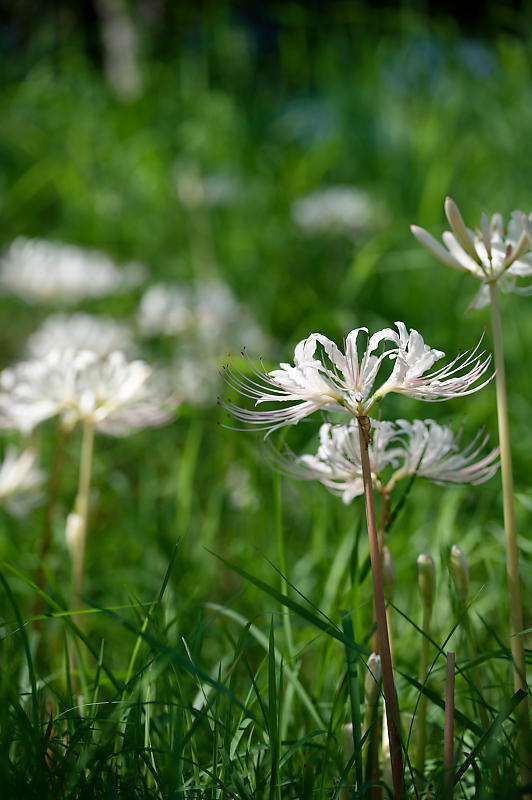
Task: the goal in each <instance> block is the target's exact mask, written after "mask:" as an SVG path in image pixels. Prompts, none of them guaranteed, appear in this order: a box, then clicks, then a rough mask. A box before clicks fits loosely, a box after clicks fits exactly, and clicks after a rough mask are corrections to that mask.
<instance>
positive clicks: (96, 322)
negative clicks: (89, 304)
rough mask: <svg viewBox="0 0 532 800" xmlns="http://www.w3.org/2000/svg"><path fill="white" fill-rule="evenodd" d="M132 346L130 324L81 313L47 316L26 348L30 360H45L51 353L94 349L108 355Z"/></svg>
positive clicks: (32, 335)
mask: <svg viewBox="0 0 532 800" xmlns="http://www.w3.org/2000/svg"><path fill="white" fill-rule="evenodd" d="M132 347H133V333H132V331H131V328H129V326H128V325H126V324H124V323H122V322H116V320H114V319H111V318H110V317H96V316H93V315H92V314H85V313H84V312H82V311H79V312H77V313H76V314H70V315H69V314H53V315H52V316H50V317H47V318H46V319H45V320H44V322H43V324H42V325H41V327H40V328H38V330H36V331H35V332H34V333H32V334H31V336H30V337H29V339H28V342H27V348H26V349H27V352H28V355H29V356H30V358H43V357H44V356H46V355H47V354H48V353H49V352H50V351H51V350H70V349H71V350H91V351H92V352H93V353H96V354H97V355H99V356H106V355H108V354H109V353H112V352H113V351H114V350H121V351H130V350H131V349H132Z"/></svg>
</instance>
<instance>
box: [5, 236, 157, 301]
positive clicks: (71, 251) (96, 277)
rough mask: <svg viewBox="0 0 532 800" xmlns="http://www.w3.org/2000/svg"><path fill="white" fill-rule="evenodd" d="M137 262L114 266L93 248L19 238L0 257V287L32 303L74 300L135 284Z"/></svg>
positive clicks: (140, 271)
mask: <svg viewBox="0 0 532 800" xmlns="http://www.w3.org/2000/svg"><path fill="white" fill-rule="evenodd" d="M143 276H144V269H143V268H142V266H141V265H140V264H136V263H133V264H129V265H127V266H125V267H117V266H116V264H115V263H114V262H113V261H112V260H111V259H110V258H109V256H107V255H105V253H100V252H97V251H91V250H83V249H82V248H81V247H77V246H75V245H71V244H63V243H61V242H53V241H47V240H45V239H27V238H25V237H22V236H21V237H19V238H17V239H15V241H14V242H13V243H12V244H11V246H10V247H9V249H8V250H7V252H6V253H5V255H4V256H3V258H2V259H0V287H1V288H3V289H4V291H6V292H12V293H13V294H16V295H18V296H19V297H21V298H22V299H23V300H26V301H28V302H33V303H48V302H59V303H69V304H74V303H78V302H79V301H81V300H84V299H85V298H91V297H103V296H105V295H107V294H110V293H112V292H117V291H124V290H127V289H130V288H132V287H133V286H136V285H138V284H139V283H140V282H141V281H142V279H143Z"/></svg>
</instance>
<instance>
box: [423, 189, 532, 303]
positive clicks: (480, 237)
mask: <svg viewBox="0 0 532 800" xmlns="http://www.w3.org/2000/svg"><path fill="white" fill-rule="evenodd" d="M445 213H446V215H447V219H448V221H449V224H450V226H451V228H452V233H451V231H444V233H443V234H442V239H443V242H444V244H445V245H446V247H443V245H441V244H440V243H439V242H438V241H437V240H436V239H435V238H434V237H433V236H431V234H430V233H428V231H426V230H424V228H420V227H418V226H417V225H411V226H410V229H411V231H412V233H413V234H414V236H415V237H416V239H417V240H418V241H419V242H421V244H422V245H423V246H424V247H426V248H427V250H428V251H429V252H430V253H432V255H434V256H436V258H438V259H439V260H440V261H442V262H443V263H444V264H446V265H447V266H449V267H453V269H457V270H458V271H459V272H464V273H465V274H467V275H472V276H473V277H474V278H477V279H478V280H480V281H482V286H481V287H480V290H479V291H478V292H477V294H476V295H475V298H474V299H473V302H472V303H471V308H484V306H487V305H488V304H489V302H490V298H489V289H488V284H490V283H496V282H498V283H499V285H500V287H501V289H502V291H505V292H515V293H516V294H525V295H526V294H532V286H527V287H519V286H516V280H517V278H522V277H528V276H532V252H531V246H532V245H531V241H530V239H529V235H528V233H527V231H528V230H530V233H531V234H532V226H531V224H530V220H529V219H528V218H527V216H526V215H525V214H523V212H522V211H512V214H511V217H510V222H509V223H508V228H507V229H506V228H505V226H504V223H503V219H502V216H501V215H500V214H494V215H493V216H492V218H491V223H490V221H489V219H488V216H487V214H485V213H483V214H482V216H481V220H480V228H477V229H475V231H472V230H470V229H469V228H467V227H466V225H465V223H464V220H463V219H462V215H461V214H460V211H459V209H458V206H457V205H456V203H455V202H454V201H453V200H452V199H451V198H450V197H447V198H446V200H445Z"/></svg>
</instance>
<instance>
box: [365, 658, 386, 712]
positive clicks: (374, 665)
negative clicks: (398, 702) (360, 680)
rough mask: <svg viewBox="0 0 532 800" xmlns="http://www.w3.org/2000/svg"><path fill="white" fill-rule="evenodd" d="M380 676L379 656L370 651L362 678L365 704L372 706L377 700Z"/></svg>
mask: <svg viewBox="0 0 532 800" xmlns="http://www.w3.org/2000/svg"><path fill="white" fill-rule="evenodd" d="M381 678H382V671H381V657H380V656H378V655H377V654H376V653H372V654H371V655H370V657H369V658H368V663H367V670H366V678H365V680H364V702H365V704H366V706H374V705H375V703H376V702H377V698H378V696H379V685H380V682H381Z"/></svg>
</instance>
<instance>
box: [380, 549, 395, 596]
mask: <svg viewBox="0 0 532 800" xmlns="http://www.w3.org/2000/svg"><path fill="white" fill-rule="evenodd" d="M382 588H383V590H384V598H385V600H386V601H387V602H391V601H392V600H393V595H394V592H395V569H394V566H393V559H392V554H391V553H390V550H389V548H388V547H387V546H386V545H384V546H383V548H382Z"/></svg>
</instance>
